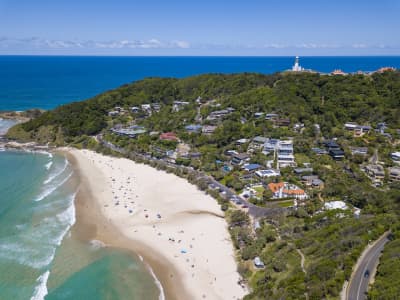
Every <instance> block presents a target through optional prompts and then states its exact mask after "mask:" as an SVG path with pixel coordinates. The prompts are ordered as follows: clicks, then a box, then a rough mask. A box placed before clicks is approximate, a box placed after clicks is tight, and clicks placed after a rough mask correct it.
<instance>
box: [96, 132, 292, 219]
mask: <svg viewBox="0 0 400 300" xmlns="http://www.w3.org/2000/svg"><path fill="white" fill-rule="evenodd" d="M96 140H97V141H98V142H99V143H101V144H102V145H103V146H105V147H107V148H109V149H111V150H113V151H116V152H119V153H121V154H124V155H127V154H128V153H127V151H126V150H125V149H122V148H119V147H117V146H115V145H114V144H112V143H110V142H107V141H104V140H103V138H102V136H101V135H98V136H96ZM135 155H136V156H138V157H141V158H142V159H143V160H147V161H157V162H159V163H162V164H164V165H167V166H168V167H170V168H174V169H176V168H181V169H186V170H187V171H188V172H189V173H194V174H195V175H196V177H197V178H203V179H204V180H206V181H207V182H208V184H209V185H214V186H215V187H217V188H218V189H219V191H220V193H221V195H223V196H224V197H225V198H226V199H232V198H233V197H234V196H236V197H238V196H237V195H236V193H235V192H234V191H233V190H232V189H230V188H228V187H227V186H225V185H223V184H221V183H220V182H218V181H217V180H215V179H214V178H213V177H211V176H208V175H207V174H205V173H203V172H201V171H196V170H194V169H192V168H190V167H185V166H180V165H176V164H173V163H170V162H167V161H164V160H162V159H157V158H154V157H149V156H146V155H143V154H139V153H135ZM240 202H241V203H242V204H245V205H246V206H247V207H248V212H249V214H250V215H251V216H252V217H254V218H261V217H272V216H276V215H278V214H280V213H283V212H285V211H286V210H287V209H285V208H281V207H259V206H256V205H254V204H252V203H250V202H248V201H247V200H246V199H244V198H242V197H240Z"/></svg>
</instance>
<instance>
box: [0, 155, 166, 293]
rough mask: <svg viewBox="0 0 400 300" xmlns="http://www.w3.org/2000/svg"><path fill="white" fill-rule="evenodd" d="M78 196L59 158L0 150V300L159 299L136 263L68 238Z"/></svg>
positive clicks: (145, 271) (75, 183)
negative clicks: (76, 196)
mask: <svg viewBox="0 0 400 300" xmlns="http://www.w3.org/2000/svg"><path fill="white" fill-rule="evenodd" d="M77 189H78V180H77V178H76V176H74V174H73V170H72V168H71V166H70V165H69V163H68V161H67V160H66V159H65V157H64V156H62V155H56V154H50V153H46V152H22V151H0V191H1V194H0V299H2V300H3V299H4V300H7V299H16V300H19V299H31V300H41V299H46V300H48V299H50V300H58V299H85V300H91V299H93V300H99V299H159V295H160V291H159V289H158V287H157V284H156V282H155V279H154V278H153V276H152V274H151V273H150V272H149V270H148V268H147V267H146V266H145V265H144V264H143V263H142V262H141V260H140V259H139V258H135V257H133V256H132V253H127V252H124V251H122V250H117V249H110V248H108V247H103V245H102V244H101V243H100V242H97V241H82V240H80V239H78V238H76V237H75V234H74V230H73V229H74V228H73V226H74V224H75V207H74V198H75V195H76V192H77Z"/></svg>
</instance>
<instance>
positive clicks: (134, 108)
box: [131, 106, 140, 113]
mask: <svg viewBox="0 0 400 300" xmlns="http://www.w3.org/2000/svg"><path fill="white" fill-rule="evenodd" d="M139 111H140V108H139V107H138V106H132V107H131V112H133V113H138V112H139Z"/></svg>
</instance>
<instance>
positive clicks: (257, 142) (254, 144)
mask: <svg viewBox="0 0 400 300" xmlns="http://www.w3.org/2000/svg"><path fill="white" fill-rule="evenodd" d="M268 140H269V139H268V138H266V137H263V136H256V137H255V138H253V140H252V141H251V145H250V148H251V149H253V150H260V149H262V148H263V147H264V144H265V143H266V142H268Z"/></svg>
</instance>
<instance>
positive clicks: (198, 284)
mask: <svg viewBox="0 0 400 300" xmlns="http://www.w3.org/2000/svg"><path fill="white" fill-rule="evenodd" d="M59 152H61V153H62V154H64V155H65V156H66V157H67V159H68V160H69V162H70V163H71V165H72V167H73V169H74V171H76V173H77V175H78V176H79V178H80V180H81V182H80V187H79V191H78V193H77V196H76V199H75V206H76V223H75V226H74V227H73V231H74V232H75V233H76V234H77V235H78V238H80V239H82V240H86V241H88V240H99V241H101V242H103V243H104V244H106V246H110V247H113V248H120V249H124V250H128V251H131V252H132V255H133V256H134V257H136V258H138V257H139V259H140V258H141V257H143V259H144V262H143V263H144V264H145V265H146V267H149V268H150V269H149V272H150V273H153V274H154V276H155V277H156V279H155V283H156V285H157V281H159V282H160V285H161V287H160V286H159V289H163V290H164V294H165V299H241V298H242V297H243V296H244V295H245V294H246V292H247V291H245V290H244V289H243V288H241V287H240V286H239V285H238V284H237V280H239V279H240V276H239V274H238V273H237V271H236V261H235V258H234V251H233V245H232V242H231V240H230V236H229V233H228V231H227V224H226V222H225V219H223V214H222V212H221V211H220V210H219V206H218V204H217V203H216V201H215V200H214V199H213V198H211V197H210V196H207V195H206V194H204V193H202V192H200V191H198V190H197V188H196V187H195V186H193V185H191V184H189V183H188V182H186V181H185V180H184V179H182V178H179V177H176V176H174V175H171V174H167V173H165V172H162V171H158V170H156V169H153V168H151V167H149V166H146V165H139V164H136V163H135V162H133V161H130V160H127V159H121V158H114V157H108V156H103V155H101V154H97V153H94V152H91V151H88V150H75V149H61V150H59ZM97 161H102V162H101V163H99V162H97ZM99 164H103V165H101V166H99ZM117 166H119V168H125V166H126V168H127V170H130V169H133V174H134V175H133V176H135V177H134V180H132V181H134V182H133V183H132V184H133V185H129V184H126V185H128V186H129V188H132V189H134V190H136V191H134V193H135V194H136V198H134V199H135V201H136V202H137V205H138V206H139V207H141V208H140V210H141V209H142V208H143V207H144V206H143V205H147V203H146V200H149V199H150V201H152V202H153V198H152V197H154V196H156V197H155V199H154V202H156V203H149V204H148V206H149V207H148V211H147V209H146V208H145V209H144V211H145V212H141V211H139V207H137V208H136V209H134V208H133V207H130V208H129V213H128V211H127V209H123V208H122V205H118V206H117V205H115V203H113V202H114V201H115V200H111V199H112V198H113V193H116V194H118V196H116V194H114V197H119V196H124V194H122V192H121V191H120V190H121V188H119V189H116V188H115V187H114V188H113V187H112V184H113V183H115V182H116V181H118V180H120V181H121V182H122V181H124V179H125V180H126V178H119V179H116V178H114V179H112V180H114V181H112V180H111V179H110V178H111V177H109V178H107V176H106V175H105V173H107V172H115V174H113V176H116V175H118V176H123V174H124V173H125V172H126V171H127V170H122V169H121V170H117ZM135 168H138V170H135ZM121 174H122V175H121ZM140 174H141V175H140ZM127 176H128V175H127ZM155 178H158V179H160V178H162V179H160V180H161V181H162V180H163V179H165V180H166V182H167V183H168V184H169V185H171V184H170V181H171V180H172V181H173V182H174V185H176V187H177V188H178V187H179V188H181V189H183V190H184V192H185V193H183V196H182V195H179V193H178V195H174V194H173V191H172V194H171V186H170V187H168V186H165V183H164V186H163V185H162V184H161V183H160V185H159V186H158V188H159V191H160V192H161V193H163V192H164V193H166V194H168V195H170V196H171V197H174V196H176V197H178V198H180V199H178V200H177V201H175V202H174V201H172V202H173V203H170V204H175V205H176V207H177V208H171V207H170V206H169V205H168V202H171V201H169V199H168V200H167V201H166V202H165V199H164V200H159V201H158V203H157V201H156V200H157V199H159V198H160V197H159V196H160V194H157V193H156V194H155V195H151V194H152V193H154V190H153V189H151V187H150V190H151V191H149V185H148V184H147V183H146V182H150V185H151V184H152V183H151V182H152V181H153V180H154V179H155ZM135 181H142V182H138V184H141V185H142V184H143V185H147V187H144V189H143V190H139V189H140V185H139V186H137V185H136V183H135ZM124 184H125V182H124ZM153 184H154V183H153ZM194 189H195V190H196V193H195V195H194V193H193V192H194ZM188 192H189V193H188ZM125 193H126V191H125ZM148 194H150V195H148ZM157 196H158V197H157ZM189 197H190V198H195V200H194V201H190V200H186V199H187V198H189ZM208 198H209V199H208ZM199 199H200V200H201V201H204V203H195V201H197V202H199V201H198V200H199ZM182 200H184V201H185V203H181V202H182ZM210 200H211V201H212V202H210ZM110 201H111V202H110ZM118 201H121V200H118ZM131 202H134V201H131ZM213 204H214V206H213ZM128 205H129V206H131V205H132V204H128ZM164 205H165V207H164ZM125 206H127V204H125ZM132 206H133V205H132ZM155 207H157V209H158V210H159V211H160V213H159V214H161V215H162V217H161V216H160V215H159V218H154V217H153V218H152V217H151V216H148V215H150V214H151V211H152V210H154V208H155ZM133 210H135V212H133ZM143 215H145V217H144V216H143ZM151 218H152V219H151ZM221 218H222V219H221ZM208 223H209V224H208ZM207 224H208V226H207ZM222 224H223V225H222ZM210 225H211V226H210ZM206 227H208V228H206ZM199 230H200V231H201V233H199ZM156 231H159V232H158V233H157V232H156ZM178 232H182V233H181V234H180V237H181V239H182V241H185V240H188V239H189V235H190V237H191V238H192V240H191V241H190V245H188V244H187V243H188V242H186V244H185V246H184V247H183V245H182V246H181V245H177V243H176V242H175V238H174V237H172V238H169V239H168V240H167V236H169V235H171V236H172V235H177V234H178ZM183 232H185V233H183ZM186 232H188V233H186ZM215 233H216V234H215ZM195 234H197V236H194V235H195ZM203 234H204V235H205V236H209V237H210V238H211V240H210V241H208V239H206V240H207V241H201V242H198V241H197V239H199V240H200V239H202V238H203V237H202V236H203ZM218 235H221V236H218ZM192 236H193V237H192ZM221 238H222V242H221ZM227 238H228V239H229V242H228V241H227V240H226V239H227ZM172 240H173V242H172ZM218 240H219V241H218ZM180 242H181V240H179V243H180ZM227 242H228V243H227ZM207 243H208V244H209V245H207ZM217 243H218V244H219V245H218V247H216V249H215V251H214V250H212V249H210V247H211V246H214V244H217ZM182 244H183V242H182ZM208 246H210V247H208ZM196 248H199V250H198V251H195V250H194V249H196ZM179 249H181V250H180V251H179ZM183 249H184V250H183ZM192 249H193V250H192ZM186 252H187V253H186ZM192 252H193V253H192ZM200 261H203V262H202V263H201V262H200ZM225 265H226V269H227V271H225V272H224V270H221V269H222V268H223V267H225ZM221 271H222V272H221ZM221 273H223V274H221ZM195 277H196V278H195ZM197 278H198V279H197ZM217 278H218V280H217ZM161 293H162V292H161ZM159 299H163V298H162V296H160V298H159Z"/></svg>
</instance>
